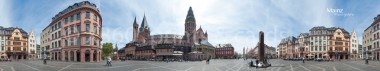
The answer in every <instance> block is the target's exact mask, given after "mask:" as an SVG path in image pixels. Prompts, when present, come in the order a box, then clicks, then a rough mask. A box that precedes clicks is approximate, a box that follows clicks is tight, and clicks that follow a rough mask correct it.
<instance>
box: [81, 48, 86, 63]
mask: <svg viewBox="0 0 380 71" xmlns="http://www.w3.org/2000/svg"><path fill="white" fill-rule="evenodd" d="M84 53H85V50H81V52H80V62H86V61H85V55H84Z"/></svg>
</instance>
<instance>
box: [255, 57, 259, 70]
mask: <svg viewBox="0 0 380 71" xmlns="http://www.w3.org/2000/svg"><path fill="white" fill-rule="evenodd" d="M257 67H259V60H257V59H256V69H257Z"/></svg>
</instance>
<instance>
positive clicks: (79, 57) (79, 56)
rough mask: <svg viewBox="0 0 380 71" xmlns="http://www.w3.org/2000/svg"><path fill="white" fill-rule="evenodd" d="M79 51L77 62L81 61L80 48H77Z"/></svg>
mask: <svg viewBox="0 0 380 71" xmlns="http://www.w3.org/2000/svg"><path fill="white" fill-rule="evenodd" d="M76 52H77V54H76V55H77V62H80V59H81V55H80V50H76Z"/></svg>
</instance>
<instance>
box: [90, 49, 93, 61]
mask: <svg viewBox="0 0 380 71" xmlns="http://www.w3.org/2000/svg"><path fill="white" fill-rule="evenodd" d="M93 61H94V50H90V62H93Z"/></svg>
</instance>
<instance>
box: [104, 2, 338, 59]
mask: <svg viewBox="0 0 380 71" xmlns="http://www.w3.org/2000/svg"><path fill="white" fill-rule="evenodd" d="M330 3H331V2H328V1H327V0H321V1H288V0H253V1H252V0H242V1H228V0H227V1H217V0H207V1H204V0H191V1H188V0H186V1H169V0H160V1H145V0H139V1H134V0H126V1H118V2H108V1H107V2H104V1H103V2H102V3H101V4H102V7H101V8H102V9H101V10H102V14H103V23H104V26H105V27H103V30H104V32H103V39H104V40H103V42H118V43H119V44H125V43H127V42H129V41H131V38H132V37H131V36H132V35H131V34H132V23H133V20H134V17H137V19H138V22H139V24H140V23H141V20H142V17H143V15H144V13H145V15H146V16H147V20H148V24H149V26H150V27H151V31H152V32H151V34H164V33H166V34H183V33H184V22H185V17H186V14H187V11H188V9H189V7H190V6H191V7H192V8H193V11H194V15H195V18H196V21H197V29H198V28H199V27H200V26H202V29H203V30H205V31H206V30H207V32H208V34H209V42H211V43H212V44H213V45H217V44H224V43H231V44H232V45H233V46H235V49H236V51H238V52H239V53H242V49H243V47H254V46H256V44H257V42H258V32H259V31H264V32H265V34H266V35H265V37H266V38H265V39H266V40H265V43H266V44H268V45H270V46H277V44H278V43H279V42H280V40H281V39H282V38H285V37H287V36H292V35H293V36H297V35H298V34H299V33H303V32H308V30H309V29H310V28H311V27H313V26H327V27H330V26H334V25H333V24H332V23H333V19H332V17H331V15H328V13H327V12H326V11H325V9H326V8H329V7H331V4H330ZM301 26H302V27H301ZM119 47H120V46H119Z"/></svg>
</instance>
